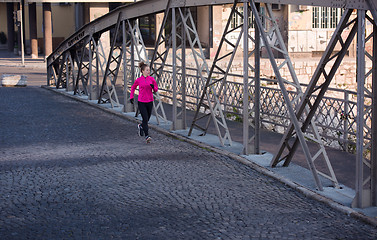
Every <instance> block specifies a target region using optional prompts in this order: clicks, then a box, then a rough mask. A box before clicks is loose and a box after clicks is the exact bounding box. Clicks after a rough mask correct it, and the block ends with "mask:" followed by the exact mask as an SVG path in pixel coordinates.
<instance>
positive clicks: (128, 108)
mask: <svg viewBox="0 0 377 240" xmlns="http://www.w3.org/2000/svg"><path fill="white" fill-rule="evenodd" d="M122 37H123V42H122V48H123V96H124V97H123V105H124V107H123V112H129V111H131V110H132V107H131V103H130V102H128V98H129V94H128V84H129V83H128V78H127V50H126V49H127V44H126V43H127V32H126V21H123V24H122Z"/></svg>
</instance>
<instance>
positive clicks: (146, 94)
mask: <svg viewBox="0 0 377 240" xmlns="http://www.w3.org/2000/svg"><path fill="white" fill-rule="evenodd" d="M150 84H153V85H154V89H152V87H151V86H150ZM137 86H139V97H138V101H139V102H153V93H152V90H153V91H154V92H157V91H158V87H157V82H156V80H154V78H153V77H152V76H148V77H144V76H143V75H142V76H141V77H139V78H138V79H136V80H135V82H134V84H133V85H132V87H131V95H130V99H132V98H134V93H135V90H136V87H137Z"/></svg>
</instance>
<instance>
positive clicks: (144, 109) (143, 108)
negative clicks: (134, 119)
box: [138, 102, 150, 136]
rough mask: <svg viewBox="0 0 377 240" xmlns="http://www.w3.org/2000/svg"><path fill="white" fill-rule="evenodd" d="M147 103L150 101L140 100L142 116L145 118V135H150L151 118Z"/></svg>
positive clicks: (143, 126)
mask: <svg viewBox="0 0 377 240" xmlns="http://www.w3.org/2000/svg"><path fill="white" fill-rule="evenodd" d="M147 105H148V103H143V102H138V106H139V111H140V114H141V118H142V119H143V121H142V123H141V126H142V128H143V131H144V134H145V136H148V120H149V118H150V116H149V114H148V108H147Z"/></svg>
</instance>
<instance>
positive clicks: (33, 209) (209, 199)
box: [0, 87, 377, 239]
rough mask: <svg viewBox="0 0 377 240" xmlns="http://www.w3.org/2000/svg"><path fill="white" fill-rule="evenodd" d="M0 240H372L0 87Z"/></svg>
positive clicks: (306, 207)
mask: <svg viewBox="0 0 377 240" xmlns="http://www.w3.org/2000/svg"><path fill="white" fill-rule="evenodd" d="M0 99H1V102H0V123H1V127H0V129H1V130H0V131H1V134H0V155H1V158H0V186H1V187H0V236H1V237H0V238H1V239H376V238H377V228H375V227H373V226H371V225H368V224H366V223H364V222H362V221H360V220H357V219H355V218H352V217H350V216H347V215H345V214H343V213H341V212H338V211H336V210H334V209H332V208H330V207H328V206H327V205H325V204H323V203H320V202H317V201H314V200H312V199H309V198H306V197H305V196H303V195H301V194H300V193H298V192H296V191H294V190H292V189H291V188H289V187H287V186H285V185H283V184H282V183H280V182H278V181H276V180H274V179H271V178H268V177H266V176H264V175H261V174H260V173H258V172H256V171H254V170H253V169H251V168H250V167H247V166H245V165H242V164H240V163H238V162H236V161H235V160H232V159H230V158H228V157H225V156H222V155H220V154H217V153H214V152H211V151H209V150H207V149H204V148H198V147H195V146H193V145H190V144H188V143H186V142H184V141H179V140H177V139H174V138H172V137H169V136H165V135H162V134H160V133H158V132H156V131H154V130H151V134H152V137H153V143H151V144H145V143H144V141H143V139H142V138H139V137H138V136H137V134H136V124H135V123H133V122H129V121H126V120H124V119H122V118H120V117H117V116H115V115H112V114H109V113H105V112H103V111H101V110H98V109H96V108H93V107H90V106H88V105H86V104H83V103H80V102H76V101H75V100H72V99H68V98H65V97H63V96H61V95H58V94H55V93H53V92H50V91H47V90H45V89H42V88H38V87H26V88H4V87H2V88H0Z"/></svg>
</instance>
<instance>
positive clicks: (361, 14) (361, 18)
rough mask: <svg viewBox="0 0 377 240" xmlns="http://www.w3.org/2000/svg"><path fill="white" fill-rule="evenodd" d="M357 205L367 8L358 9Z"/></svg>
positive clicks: (360, 179) (360, 197)
mask: <svg viewBox="0 0 377 240" xmlns="http://www.w3.org/2000/svg"><path fill="white" fill-rule="evenodd" d="M357 18H358V22H357V76H356V81H357V117H356V123H357V131H356V186H355V190H356V201H357V202H356V206H357V207H359V208H361V207H363V179H364V176H363V149H364V147H363V146H364V83H365V53H364V51H365V10H357Z"/></svg>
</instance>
